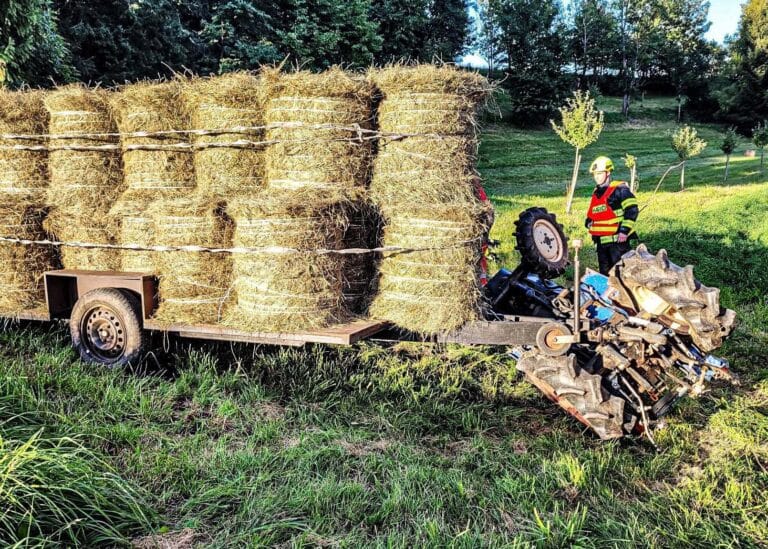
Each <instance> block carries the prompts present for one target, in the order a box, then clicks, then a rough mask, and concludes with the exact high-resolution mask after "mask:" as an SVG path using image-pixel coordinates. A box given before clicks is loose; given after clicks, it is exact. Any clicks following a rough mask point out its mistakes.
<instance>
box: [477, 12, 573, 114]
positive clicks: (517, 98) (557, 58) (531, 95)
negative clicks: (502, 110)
mask: <svg viewBox="0 0 768 549" xmlns="http://www.w3.org/2000/svg"><path fill="white" fill-rule="evenodd" d="M490 4H491V6H492V11H493V14H494V18H495V24H496V27H497V28H498V42H497V44H498V49H499V50H500V51H501V52H503V53H502V55H503V60H504V63H505V64H506V66H507V75H506V76H507V77H506V79H505V80H504V84H503V85H504V86H505V87H506V88H507V89H508V90H509V94H510V104H511V105H510V110H511V117H512V119H513V120H514V121H516V122H518V123H522V124H538V123H541V122H544V121H546V120H547V118H549V117H550V116H551V115H552V114H553V113H554V112H555V111H556V108H557V105H558V103H559V102H560V101H561V98H562V96H563V94H564V92H565V90H566V88H567V83H566V81H565V79H564V76H563V71H562V69H563V67H564V65H565V47H564V40H563V37H564V36H565V29H564V26H563V24H562V22H561V21H560V20H559V18H558V15H559V3H558V2H556V1H555V0H541V1H535V0H491V2H490Z"/></svg>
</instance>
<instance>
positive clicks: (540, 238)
mask: <svg viewBox="0 0 768 549" xmlns="http://www.w3.org/2000/svg"><path fill="white" fill-rule="evenodd" d="M515 226H516V227H517V228H516V229H515V239H517V246H516V249H517V250H518V251H519V252H520V256H521V259H520V261H521V263H522V264H523V266H524V267H526V268H527V269H529V270H530V271H531V272H533V273H536V274H537V275H539V276H541V277H542V278H546V279H551V278H557V277H558V276H560V275H562V274H563V273H564V272H565V268H566V267H567V266H568V241H567V239H566V238H565V233H564V232H563V226H562V225H561V224H560V223H558V222H557V217H556V216H555V214H551V213H549V212H548V211H547V210H545V209H544V208H528V209H527V210H525V211H524V212H522V213H521V214H520V217H519V218H518V220H517V221H515Z"/></svg>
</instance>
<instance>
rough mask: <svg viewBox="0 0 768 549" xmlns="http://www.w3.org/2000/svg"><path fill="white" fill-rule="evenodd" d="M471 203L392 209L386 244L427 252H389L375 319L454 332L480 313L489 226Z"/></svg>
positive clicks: (417, 329) (382, 270) (413, 328)
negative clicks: (484, 238)
mask: <svg viewBox="0 0 768 549" xmlns="http://www.w3.org/2000/svg"><path fill="white" fill-rule="evenodd" d="M479 219H480V216H479V212H478V211H477V210H475V209H473V208H467V207H444V208H440V209H439V211H435V207H430V208H422V209H421V211H419V209H418V208H413V209H411V210H410V211H403V212H400V213H398V214H393V215H392V216H390V217H389V218H388V219H387V222H386V227H385V229H384V243H385V245H386V246H398V247H402V248H409V249H414V248H415V249H423V248H436V249H431V250H426V251H410V252H388V253H386V254H385V255H384V258H383V260H382V261H381V265H380V278H379V283H378V291H377V294H376V297H375V298H374V300H373V303H372V304H371V307H370V314H371V316H372V317H373V318H379V319H383V320H388V321H390V322H393V323H394V324H396V325H397V326H400V327H402V328H405V329H407V330H411V331H413V332H417V333H424V334H434V333H441V332H445V331H450V330H453V329H455V328H458V327H460V326H461V325H463V324H465V323H466V322H469V321H471V320H475V319H478V318H479V317H480V303H481V292H480V282H479V262H480V257H481V253H482V252H481V244H482V243H481V238H482V236H483V233H484V231H485V229H486V228H485V227H484V226H483V225H482V223H480V222H479V221H478V220H479Z"/></svg>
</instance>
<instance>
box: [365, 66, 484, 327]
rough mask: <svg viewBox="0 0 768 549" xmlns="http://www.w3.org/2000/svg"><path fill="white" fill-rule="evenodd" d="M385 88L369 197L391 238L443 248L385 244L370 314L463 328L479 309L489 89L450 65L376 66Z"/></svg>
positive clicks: (374, 77)
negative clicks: (481, 180)
mask: <svg viewBox="0 0 768 549" xmlns="http://www.w3.org/2000/svg"><path fill="white" fill-rule="evenodd" d="M369 79H370V80H371V81H372V82H373V83H374V84H375V85H376V86H377V88H378V89H379V91H380V93H381V103H380V105H379V116H378V119H379V129H380V130H381V131H382V132H383V133H384V134H385V137H383V138H382V140H381V142H380V148H379V155H378V157H377V159H376V162H375V165H374V171H373V180H372V183H371V199H372V200H373V202H374V203H375V204H376V205H377V206H378V208H379V209H380V211H381V214H382V217H383V218H384V222H385V228H384V245H385V246H398V247H404V248H443V249H433V250H429V251H417V252H399V253H390V254H386V255H385V257H384V259H383V260H382V262H381V266H380V280H379V288H378V293H377V295H376V297H375V299H374V301H373V304H372V306H371V315H372V316H374V317H376V318H381V319H384V320H388V321H390V322H393V323H395V324H397V325H398V326H401V327H403V328H406V329H409V330H412V331H415V332H419V333H426V334H431V333H439V332H443V331H447V330H452V329H455V328H458V327H459V326H461V325H462V324H464V323H466V322H467V321H470V320H473V319H476V318H478V317H479V313H480V306H481V303H480V298H481V295H482V294H481V291H480V285H479V261H480V258H481V254H482V251H481V250H482V238H483V235H484V233H485V232H486V231H487V230H489V229H490V227H487V226H486V225H485V224H484V208H483V206H482V203H481V202H480V201H479V199H478V198H477V197H476V196H475V189H474V185H473V182H472V178H473V177H474V176H475V173H476V172H475V171H474V166H475V164H476V150H477V138H476V135H475V131H476V126H475V115H476V111H477V109H478V107H479V106H480V104H481V103H482V101H483V100H484V99H486V97H487V96H488V94H489V93H490V91H491V88H490V85H489V83H488V81H487V80H486V79H484V78H483V77H481V76H479V75H477V74H474V73H469V72H466V71H459V70H456V69H452V68H450V67H436V66H433V65H417V66H403V65H395V66H392V67H388V68H385V69H383V70H380V71H371V72H370V73H369Z"/></svg>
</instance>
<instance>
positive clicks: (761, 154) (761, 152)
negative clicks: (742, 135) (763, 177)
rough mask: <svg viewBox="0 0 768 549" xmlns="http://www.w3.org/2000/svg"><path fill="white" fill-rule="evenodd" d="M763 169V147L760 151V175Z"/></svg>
mask: <svg viewBox="0 0 768 549" xmlns="http://www.w3.org/2000/svg"><path fill="white" fill-rule="evenodd" d="M764 167H765V147H763V148H762V149H760V173H761V174H762V173H763V168H764Z"/></svg>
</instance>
